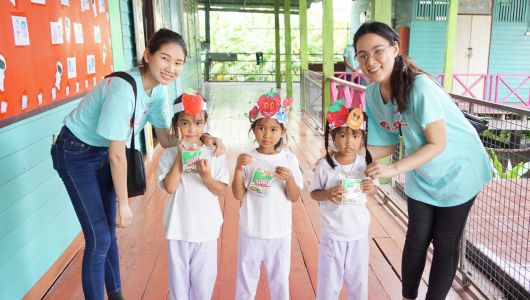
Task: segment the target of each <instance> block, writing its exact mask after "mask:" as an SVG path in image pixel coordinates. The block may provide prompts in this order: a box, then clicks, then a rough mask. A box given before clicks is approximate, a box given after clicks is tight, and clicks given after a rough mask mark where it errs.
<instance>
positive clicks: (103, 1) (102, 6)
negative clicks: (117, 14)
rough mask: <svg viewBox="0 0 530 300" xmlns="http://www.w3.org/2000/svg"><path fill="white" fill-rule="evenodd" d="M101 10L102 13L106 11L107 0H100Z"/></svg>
mask: <svg viewBox="0 0 530 300" xmlns="http://www.w3.org/2000/svg"><path fill="white" fill-rule="evenodd" d="M99 12H100V13H104V12H105V0H99Z"/></svg>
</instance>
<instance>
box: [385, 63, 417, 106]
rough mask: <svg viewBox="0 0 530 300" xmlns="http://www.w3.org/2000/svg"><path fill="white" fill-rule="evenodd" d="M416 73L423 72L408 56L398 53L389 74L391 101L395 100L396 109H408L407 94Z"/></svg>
mask: <svg viewBox="0 0 530 300" xmlns="http://www.w3.org/2000/svg"><path fill="white" fill-rule="evenodd" d="M418 73H425V71H423V70H422V69H420V68H419V67H418V66H416V65H415V64H414V63H413V62H412V61H411V60H410V59H409V58H408V57H406V56H404V55H401V54H398V56H396V59H395V61H394V68H393V69H392V74H391V75H390V86H391V93H392V99H393V101H396V104H397V107H398V111H399V112H400V113H402V112H406V111H407V109H408V101H407V99H408V96H409V93H410V90H411V89H412V84H413V83H414V77H416V75H417V74H418Z"/></svg>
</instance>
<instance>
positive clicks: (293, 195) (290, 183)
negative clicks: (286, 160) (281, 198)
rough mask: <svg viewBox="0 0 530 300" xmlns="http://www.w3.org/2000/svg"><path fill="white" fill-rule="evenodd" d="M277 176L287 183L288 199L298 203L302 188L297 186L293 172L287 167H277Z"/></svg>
mask: <svg viewBox="0 0 530 300" xmlns="http://www.w3.org/2000/svg"><path fill="white" fill-rule="evenodd" d="M275 175H276V177H278V178H279V179H281V180H283V181H285V191H286V192H287V198H289V200H291V202H296V201H298V198H299V197H300V188H299V187H298V185H297V184H296V181H295V180H294V176H293V174H292V173H291V170H289V168H286V167H276V170H275Z"/></svg>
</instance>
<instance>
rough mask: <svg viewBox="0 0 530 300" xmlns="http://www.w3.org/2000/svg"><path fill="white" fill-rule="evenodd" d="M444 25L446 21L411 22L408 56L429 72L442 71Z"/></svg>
mask: <svg viewBox="0 0 530 300" xmlns="http://www.w3.org/2000/svg"><path fill="white" fill-rule="evenodd" d="M446 26H447V24H446V22H437V21H412V22H411V25H410V40H409V56H410V57H411V58H412V59H413V60H414V61H415V62H416V63H417V64H418V65H419V66H420V68H422V69H423V70H425V71H427V72H429V73H441V72H443V65H444V53H445V30H446Z"/></svg>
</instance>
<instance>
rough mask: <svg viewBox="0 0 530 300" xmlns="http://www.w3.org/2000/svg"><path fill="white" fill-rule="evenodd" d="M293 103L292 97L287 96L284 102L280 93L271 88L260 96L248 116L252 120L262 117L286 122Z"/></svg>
mask: <svg viewBox="0 0 530 300" xmlns="http://www.w3.org/2000/svg"><path fill="white" fill-rule="evenodd" d="M292 103H293V99H292V98H286V99H285V100H283V103H282V100H281V98H280V94H279V93H277V92H275V91H273V90H272V89H271V90H270V91H269V92H267V93H265V94H263V95H261V96H260V97H259V98H258V101H257V103H256V105H254V106H253V107H252V109H251V110H250V111H249V113H248V118H249V120H250V121H251V122H254V121H256V120H257V119H261V118H272V119H275V120H277V121H278V122H280V123H282V124H285V123H287V114H288V112H289V107H290V106H291V104H292Z"/></svg>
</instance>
